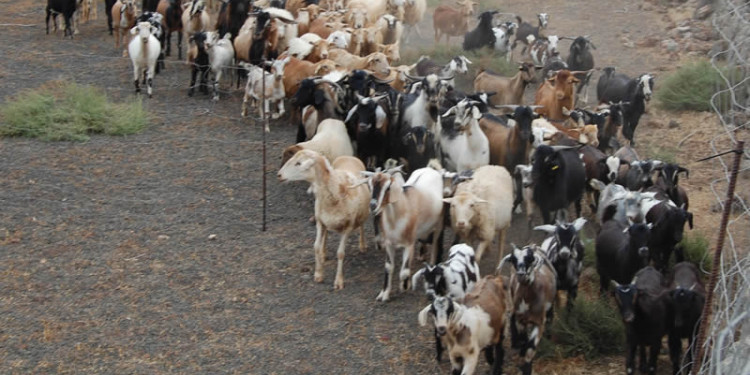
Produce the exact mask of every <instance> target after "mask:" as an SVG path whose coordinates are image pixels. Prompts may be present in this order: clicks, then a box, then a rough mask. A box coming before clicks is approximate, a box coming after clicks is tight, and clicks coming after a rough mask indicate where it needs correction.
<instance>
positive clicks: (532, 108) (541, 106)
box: [529, 105, 544, 111]
mask: <svg viewBox="0 0 750 375" xmlns="http://www.w3.org/2000/svg"><path fill="white" fill-rule="evenodd" d="M529 108H531V110H532V111H533V110H535V109H537V108H544V106H543V105H530V106H529Z"/></svg>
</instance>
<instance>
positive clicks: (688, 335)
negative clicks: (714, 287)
mask: <svg viewBox="0 0 750 375" xmlns="http://www.w3.org/2000/svg"><path fill="white" fill-rule="evenodd" d="M669 289H670V292H669V295H670V297H671V299H672V307H673V312H674V324H672V326H671V327H670V330H669V357H670V358H671V359H672V373H673V374H678V373H680V370H684V371H683V372H682V373H683V374H689V373H690V368H691V366H692V363H693V350H695V336H696V334H697V333H698V330H699V329H700V324H701V315H702V314H703V304H705V303H706V289H705V287H704V286H703V282H702V281H701V278H700V273H699V272H698V268H697V267H696V266H695V265H693V264H692V263H689V262H680V263H677V264H675V265H674V267H673V268H672V274H671V276H670V281H669ZM682 339H688V351H687V353H685V354H686V355H685V360H684V361H683V360H682V358H680V356H681V351H682ZM683 363H685V365H684V366H683Z"/></svg>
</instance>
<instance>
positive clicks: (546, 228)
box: [534, 224, 556, 233]
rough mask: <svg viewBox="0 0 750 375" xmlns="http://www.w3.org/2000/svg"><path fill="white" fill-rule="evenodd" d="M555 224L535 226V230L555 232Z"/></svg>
mask: <svg viewBox="0 0 750 375" xmlns="http://www.w3.org/2000/svg"><path fill="white" fill-rule="evenodd" d="M555 229H556V228H555V226H554V225H551V224H544V225H539V226H536V227H534V230H541V231H544V232H547V233H555Z"/></svg>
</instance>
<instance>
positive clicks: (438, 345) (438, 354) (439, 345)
mask: <svg viewBox="0 0 750 375" xmlns="http://www.w3.org/2000/svg"><path fill="white" fill-rule="evenodd" d="M433 329H434V334H435V359H436V360H437V362H438V363H440V361H441V360H442V359H443V342H442V341H440V335H438V332H437V328H433Z"/></svg>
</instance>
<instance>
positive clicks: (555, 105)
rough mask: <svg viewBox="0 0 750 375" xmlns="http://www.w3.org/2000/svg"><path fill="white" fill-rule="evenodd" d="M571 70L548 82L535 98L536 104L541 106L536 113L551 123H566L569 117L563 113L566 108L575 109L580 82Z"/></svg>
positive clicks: (564, 71) (540, 88) (558, 73)
mask: <svg viewBox="0 0 750 375" xmlns="http://www.w3.org/2000/svg"><path fill="white" fill-rule="evenodd" d="M577 73H581V72H571V71H570V70H560V71H558V72H557V74H556V75H555V76H554V77H552V78H549V79H548V80H546V81H545V82H544V83H543V84H542V85H541V86H539V89H537V91H536V95H535V96H534V104H535V105H538V106H541V107H540V108H537V110H536V112H537V113H539V114H540V115H542V116H544V117H546V118H547V119H548V120H550V121H565V120H566V119H567V118H568V117H569V116H565V114H564V113H563V107H564V108H575V102H576V96H575V95H576V93H575V88H576V84H577V83H578V82H580V81H579V79H578V78H576V77H575V74H577Z"/></svg>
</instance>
